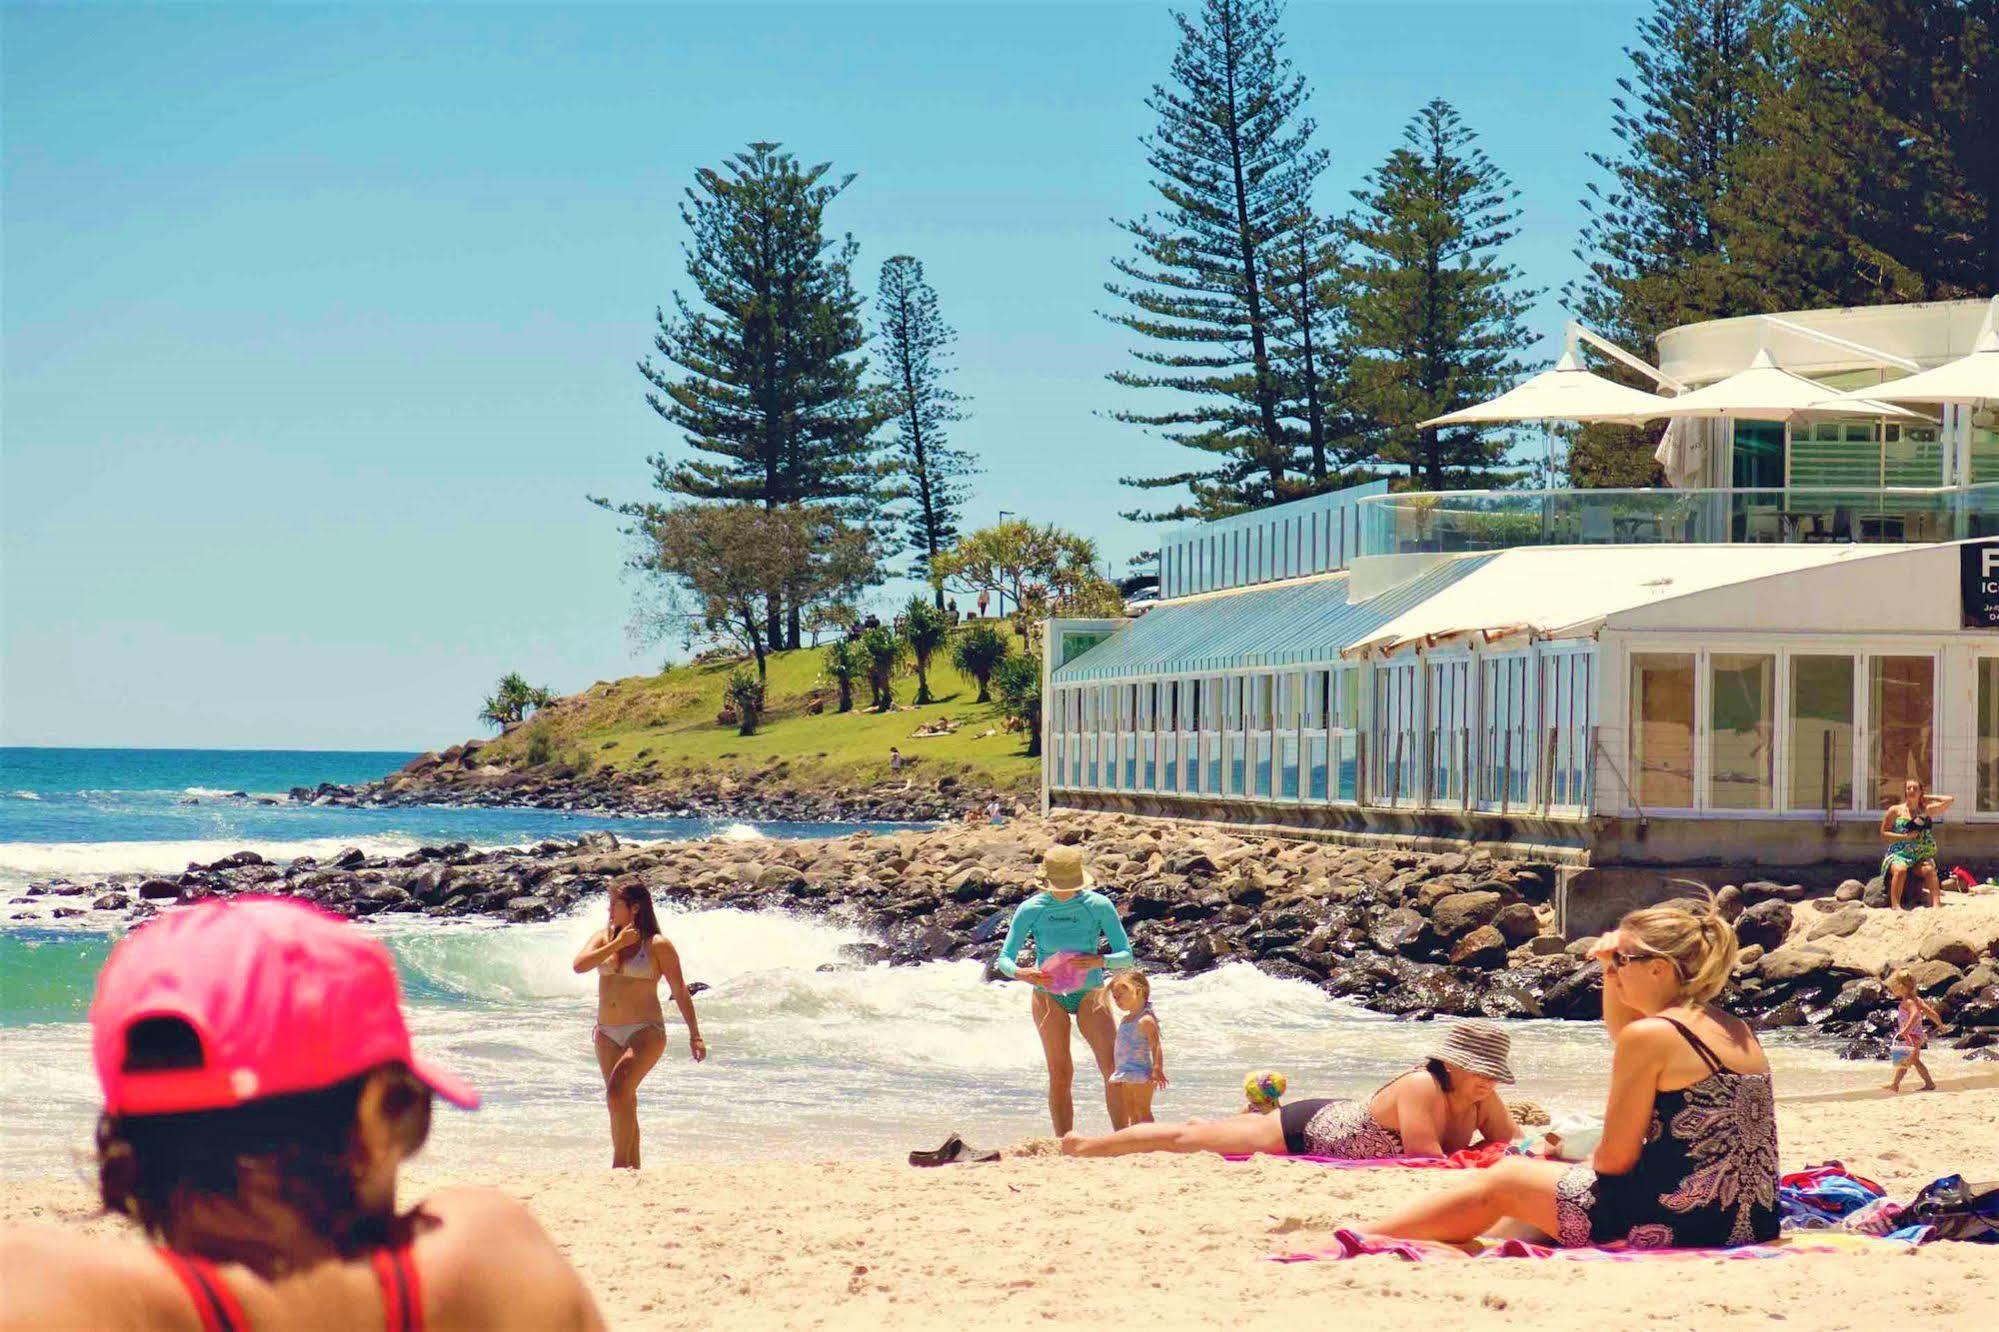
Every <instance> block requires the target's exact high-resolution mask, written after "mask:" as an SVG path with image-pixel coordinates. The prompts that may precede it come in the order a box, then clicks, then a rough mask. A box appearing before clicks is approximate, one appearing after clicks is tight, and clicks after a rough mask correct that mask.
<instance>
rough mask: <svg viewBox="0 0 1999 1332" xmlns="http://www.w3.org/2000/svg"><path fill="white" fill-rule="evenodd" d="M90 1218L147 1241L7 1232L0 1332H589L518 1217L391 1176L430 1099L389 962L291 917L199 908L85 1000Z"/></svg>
mask: <svg viewBox="0 0 1999 1332" xmlns="http://www.w3.org/2000/svg"><path fill="white" fill-rule="evenodd" d="M90 1026H91V1046H92V1051H93V1053H94V1054H95V1056H96V1062H97V1075H98V1078H99V1081H100V1082H101V1083H102V1085H103V1090H104V1112H103V1114H102V1115H101V1116H100V1118H99V1120H98V1124H97V1179H98V1191H99V1194H100V1196H101V1197H102V1199H103V1202H104V1209H105V1211H107V1212H112V1213H115V1214H117V1215H120V1216H124V1217H127V1218H129V1219H131V1220H132V1221H134V1222H136V1223H137V1224H138V1226H139V1227H140V1228H142V1229H143V1230H144V1231H145V1232H146V1234H147V1236H148V1237H149V1238H150V1239H151V1240H152V1241H153V1243H154V1244H155V1245H157V1247H148V1246H147V1245H142V1244H135V1243H132V1242H130V1241H126V1240H115V1239H99V1238H96V1237H94V1236H85V1235H72V1234H65V1233H63V1232H61V1231H55V1230H47V1231H29V1230H22V1231H16V1232H14V1233H12V1234H8V1235H4V1236H0V1291H4V1292H5V1294H4V1296H0V1324H4V1325H6V1326H7V1327H68V1328H84V1327H87V1328H99V1329H109V1328H200V1329H202V1332H247V1330H248V1329H250V1328H253V1327H255V1328H279V1327H289V1328H313V1327H325V1328H345V1327H387V1328H389V1329H391V1332H422V1329H424V1328H426V1327H428V1328H431V1329H433V1330H434V1332H443V1330H444V1329H449V1328H482V1329H483V1328H537V1329H540V1328H592V1327H601V1326H602V1323H601V1321H600V1320H599V1318H598V1316H597V1310H596V1308H595V1307H594V1305H593V1304H592V1303H591V1300H590V1295H589V1292H588V1291H586V1290H585V1289H584V1288H583V1283H582V1282H581V1281H580V1280H579V1279H578V1278H577V1276H576V1273H575V1272H574V1271H573V1270H572V1269H571V1268H570V1266H569V1264H568V1263H567V1262H566V1261H564V1259H563V1257H562V1253H561V1251H560V1250H558V1249H557V1248H556V1247H555V1245H554V1244H553V1243H551V1242H550V1240H549V1238H548V1236H547V1235H546V1234H544V1233H543V1232H542V1229H541V1227H540V1226H538V1225H537V1224H535V1221H534V1218H533V1217H532V1216H530V1215H529V1214H528V1211H527V1209H526V1208H524V1207H522V1206H521V1205H520V1204H519V1203H517V1202H515V1201H513V1200H512V1199H510V1198H507V1197H504V1196H502V1195H501V1194H499V1193H496V1192H493V1191H491V1190H488V1189H447V1190H443V1191H440V1192H438V1193H435V1194H433V1195H431V1196H430V1197H429V1198H427V1199H425V1200H424V1201H423V1202H421V1203H419V1204H417V1205H416V1206H415V1207H413V1208H409V1209H407V1210H404V1209H401V1208H399V1207H398V1206H397V1203H396V1183H397V1178H396V1177H397V1174H398V1172H399V1171H400V1169H401V1167H402V1163H403V1162H404V1161H406V1160H408V1159H409V1158H410V1157H411V1156H413V1155H415V1154H416V1152H417V1149H418V1148H420V1147H421V1146H422V1145H423V1142H424V1139H425V1138H426V1137H427V1136H428V1134H429V1132H430V1111H431V1096H432V1093H433V1092H434V1093H436V1094H437V1095H439V1096H442V1097H444V1098H445V1099H446V1100H448V1101H451V1102H453V1103H455V1104H457V1105H460V1106H464V1107H466V1108H470V1107H472V1106H475V1105H477V1104H478V1097H477V1096H476V1095H475V1094H474V1093H473V1091H472V1089H471V1088H470V1087H468V1086H466V1085H465V1084H463V1083H461V1082H459V1081H458V1080H457V1079H455V1078H452V1077H450V1076H448V1075H446V1074H444V1073H441V1072H439V1071H437V1070H435V1069H433V1068H430V1067H428V1066H427V1065H425V1064H424V1063H423V1062H422V1061H421V1060H419V1059H418V1057H417V1056H416V1055H415V1054H414V1053H413V1052H412V1051H411V1049H410V1039H409V1032H408V1030H407V1029H406V1028H405V1026H404V1023H403V1015H402V1012H401V1009H400V1006H399V1004H398V1000H397V988H396V974H395V965H394V963H393V962H392V961H391V960H390V958H389V951H388V949H386V948H384V947H383V946H382V945H381V944H380V943H378V942H376V941H375V940H374V939H371V938H369V937H368V936H367V935H365V934H363V933H362V932H361V930H360V929H359V928H358V927H356V926H353V925H350V924H347V923H346V922H344V921H341V920H338V919H336V918H335V917H333V916H330V915H328V914H326V913H324V912H322V911H320V910H318V909H317V908H315V907H311V906H308V905H306V904H305V903H302V902H292V901H284V900H281V899H277V898H269V897H262V898H259V897H243V898H238V899H236V900H235V901H231V902H208V903H203V904H202V905H200V906H196V907H192V908H189V909H188V910H185V911H179V912H175V913H174V914H172V915H169V916H162V917H160V918H159V919H158V920H156V921H153V922H151V923H149V924H146V925H144V926H141V927H140V928H139V929H137V930H135V931H134V932H133V933H132V934H131V935H129V936H128V937H127V938H126V939H125V940H124V941H123V942H121V943H120V944H119V945H118V946H117V947H116V948H114V949H112V951H111V957H110V960H109V961H107V962H106V963H105V964H104V970H103V973H102V974H101V975H100V976H99V977H98V981H97V995H96V998H95V999H94V1000H93V1001H92V1003H91V1006H90Z"/></svg>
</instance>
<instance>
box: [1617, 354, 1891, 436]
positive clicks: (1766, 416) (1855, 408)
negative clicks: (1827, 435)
mask: <svg viewBox="0 0 1999 1332" xmlns="http://www.w3.org/2000/svg"><path fill="white" fill-rule="evenodd" d="M1868 392H1870V393H1873V392H1876V390H1873V389H1869V390H1868ZM1656 415H1660V416H1666V417H1673V418H1677V417H1689V416H1706V417H1725V418H1728V419H1731V420H1747V421H1788V420H1791V419H1792V418H1793V417H1798V416H1889V417H1895V418H1897V419H1907V420H1917V421H1920V420H1924V419H1926V418H1924V417H1923V416H1921V415H1920V414H1919V413H1916V412H1911V411H1908V410H1905V409H1904V408H1901V407H1891V406H1889V405H1888V404H1887V403H1885V402H1876V401H1874V400H1873V399H1871V398H1849V397H1847V396H1846V395H1845V394H1843V393H1840V392H1839V391H1838V390H1836V389H1829V388H1827V387H1826V386H1825V385H1823V384H1820V383H1816V382H1814V381H1812V380H1809V379H1806V378H1805V377H1804V376H1803V375H1794V374H1792V373H1791V372H1790V371H1789V370H1786V369H1784V368H1782V367H1781V366H1779V365H1778V364H1777V362H1776V361H1774V360H1773V359H1771V356H1770V349H1769V348H1767V347H1765V348H1764V349H1763V350H1761V351H1759V352H1757V353H1756V359H1755V360H1753V361H1751V362H1750V363H1749V368H1748V369H1747V370H1739V371H1737V372H1736V373H1735V374H1732V375H1730V376H1729V377H1728V378H1726V379H1721V380H1716V381H1715V382H1714V383H1712V384H1709V385H1708V386H1707V387H1706V388H1698V389H1694V390H1693V391H1691V392H1688V393H1682V394H1681V395H1680V396H1679V397H1677V398H1670V399H1668V400H1667V401H1666V404H1665V409H1664V410H1663V411H1661V412H1658V413H1656Z"/></svg>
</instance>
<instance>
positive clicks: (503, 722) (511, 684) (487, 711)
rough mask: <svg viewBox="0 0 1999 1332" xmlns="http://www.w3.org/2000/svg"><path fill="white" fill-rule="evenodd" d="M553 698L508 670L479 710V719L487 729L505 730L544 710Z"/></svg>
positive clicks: (518, 674) (524, 678)
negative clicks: (496, 727) (489, 727)
mask: <svg viewBox="0 0 1999 1332" xmlns="http://www.w3.org/2000/svg"><path fill="white" fill-rule="evenodd" d="M554 697H555V696H554V695H553V694H551V693H549V692H548V690H547V689H544V688H542V687H541V686H539V685H531V684H529V683H528V682H527V679H526V677H525V676H523V675H522V674H521V673H520V672H519V671H508V672H507V673H506V674H505V675H503V676H501V677H500V683H499V685H498V686H497V687H496V688H495V689H494V690H493V692H492V693H491V694H489V695H487V697H486V702H485V704H484V706H482V707H481V708H480V709H479V720H480V721H482V722H485V723H486V724H487V725H488V726H499V727H507V726H511V725H513V724H514V723H515V722H517V721H520V720H522V719H523V718H525V717H526V716H527V715H528V714H529V713H531V712H534V711H535V710H536V709H538V708H545V707H547V706H548V705H549V703H550V702H552V701H553V700H554Z"/></svg>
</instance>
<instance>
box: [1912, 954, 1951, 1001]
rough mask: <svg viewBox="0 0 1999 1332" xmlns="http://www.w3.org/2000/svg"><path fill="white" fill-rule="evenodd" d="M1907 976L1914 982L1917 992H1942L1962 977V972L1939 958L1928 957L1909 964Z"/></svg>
mask: <svg viewBox="0 0 1999 1332" xmlns="http://www.w3.org/2000/svg"><path fill="white" fill-rule="evenodd" d="M1909 978H1910V979H1911V980H1913V981H1915V983H1916V992H1917V993H1918V994H1932V995H1934V994H1942V993H1943V992H1944V991H1946V990H1948V989H1950V987H1951V986H1953V985H1955V984H1957V983H1958V982H1959V981H1961V980H1963V979H1964V972H1963V971H1962V970H1960V969H1959V968H1957V967H1954V966H1952V965H1951V964H1950V963H1948V962H1945V961H1943V960H1942V959H1941V958H1930V959H1929V960H1927V961H1923V962H1911V963H1910V964H1909Z"/></svg>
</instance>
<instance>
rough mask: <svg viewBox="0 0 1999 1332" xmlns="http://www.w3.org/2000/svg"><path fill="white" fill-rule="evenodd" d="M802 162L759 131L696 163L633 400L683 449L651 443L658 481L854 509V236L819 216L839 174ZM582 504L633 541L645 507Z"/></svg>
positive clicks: (870, 479)
mask: <svg viewBox="0 0 1999 1332" xmlns="http://www.w3.org/2000/svg"><path fill="white" fill-rule="evenodd" d="M827 171H828V166H827V164H825V163H820V164H819V165H817V166H811V167H805V166H801V165H800V164H799V162H798V159H797V158H795V157H793V156H792V155H791V154H790V153H787V152H784V151H782V150H781V149H780V148H779V147H778V145H776V144H774V143H753V144H751V145H750V146H749V148H748V149H747V151H744V152H741V153H738V154H736V155H735V156H733V157H731V158H730V159H729V161H728V162H727V163H726V164H725V166H724V167H723V168H722V169H721V170H719V171H717V170H714V169H711V168H703V169H702V170H701V171H699V172H698V173H697V174H696V179H695V184H694V185H693V186H692V187H691V188H689V189H688V191H687V195H686V200H685V202H684V203H683V204H682V205H681V209H680V216H681V220H682V221H683V222H684V223H685V224H686V227H687V229H688V231H689V233H690V234H691V242H690V244H689V246H688V249H687V277H688V282H689V285H690V287H691V288H692V291H691V295H690V294H676V295H675V297H674V300H673V309H672V313H671V314H669V313H668V312H667V311H665V310H661V311H660V312H659V313H658V325H659V329H658V333H657V335H656V336H655V338H654V341H653V346H654V348H655V349H656V350H657V351H658V353H659V355H660V357H661V358H662V360H661V361H659V362H654V361H652V360H651V359H647V360H646V361H643V362H641V364H640V367H639V369H640V373H641V374H643V375H644V377H645V380H646V383H647V384H648V385H650V388H651V391H650V392H649V393H648V394H647V395H646V401H647V402H648V403H650V404H651V405H652V408H653V410H654V411H655V412H657V413H659V415H660V417H661V418H662V419H664V420H665V421H666V422H667V423H668V424H669V425H672V426H674V427H675V428H677V429H678V430H679V432H680V433H681V436H682V438H683V439H684V441H685V443H686V444H687V446H688V448H689V449H691V450H692V451H693V453H694V454H695V456H694V457H693V458H691V459H678V460H676V459H673V458H669V457H668V456H667V455H665V454H658V455H655V456H654V457H652V458H650V459H649V460H648V461H649V462H650V464H651V466H652V469H653V485H654V487H655V488H656V489H657V490H658V491H659V492H660V493H662V494H664V495H668V496H689V497H692V498H695V499H702V500H719V501H723V502H730V503H752V504H757V505H761V506H763V507H766V508H779V507H783V506H788V505H800V504H803V505H812V506H820V505H825V506H830V508H831V509H832V510H833V511H834V512H835V513H837V514H839V515H841V516H843V517H846V518H849V519H856V518H864V517H866V516H867V515H868V512H869V511H870V510H871V508H872V507H873V503H874V499H875V496H876V490H877V482H878V472H879V469H878V468H877V466H876V464H875V461H874V442H873V436H874V432H875V430H876V429H877V428H878V427H879V425H880V423H881V412H880V406H879V403H878V402H877V395H875V394H873V393H871V392H869V391H868V389H867V386H866V384H865V382H864V381H865V377H866V373H867V358H866V356H865V355H864V354H863V353H864V349H865V346H866V333H865V330H864V329H863V326H862V321H861V299H860V296H859V295H858V294H857V293H856V291H855V290H854V284H853V280H852V268H853V262H854V256H855V252H856V247H855V245H854V242H853V240H852V239H851V238H849V239H847V240H845V241H841V242H838V243H836V242H834V241H831V240H829V239H828V238H827V236H826V234H825V230H824V222H825V211H826V208H827V206H828V205H829V204H830V203H831V202H832V201H833V200H834V199H835V198H837V197H838V196H839V194H840V192H841V191H842V190H844V189H845V188H846V187H847V185H848V183H849V182H851V181H852V179H853V177H851V176H846V177H842V178H839V179H837V180H829V179H828V178H827ZM594 502H595V503H597V504H599V505H601V506H603V507H605V508H608V509H612V510H613V511H614V512H617V513H619V514H622V515H624V516H625V517H627V518H628V519H631V520H632V523H631V526H630V527H628V529H627V530H628V531H630V532H632V533H633V534H634V535H636V536H638V537H639V538H641V539H642V540H643V539H644V538H645V537H646V536H647V535H648V534H649V529H650V528H651V526H652V525H653V524H654V523H655V522H656V521H657V520H658V519H659V517H660V514H661V508H660V506H659V505H658V504H657V503H655V502H649V501H640V502H634V503H626V504H616V505H613V504H611V503H610V502H609V501H606V500H602V499H597V500H595V501H594ZM770 592H771V595H770V596H769V597H768V598H766V604H765V607H764V614H765V625H764V630H763V636H764V639H765V641H766V644H767V645H775V644H777V643H778V642H780V641H783V642H786V643H788V644H789V645H790V646H792V647H797V646H798V639H799V631H800V623H801V619H802V617H801V613H800V612H801V607H800V605H799V604H798V602H797V601H795V600H788V599H787V598H786V596H785V589H784V588H783V587H782V586H778V585H773V586H772V587H771V588H770Z"/></svg>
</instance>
